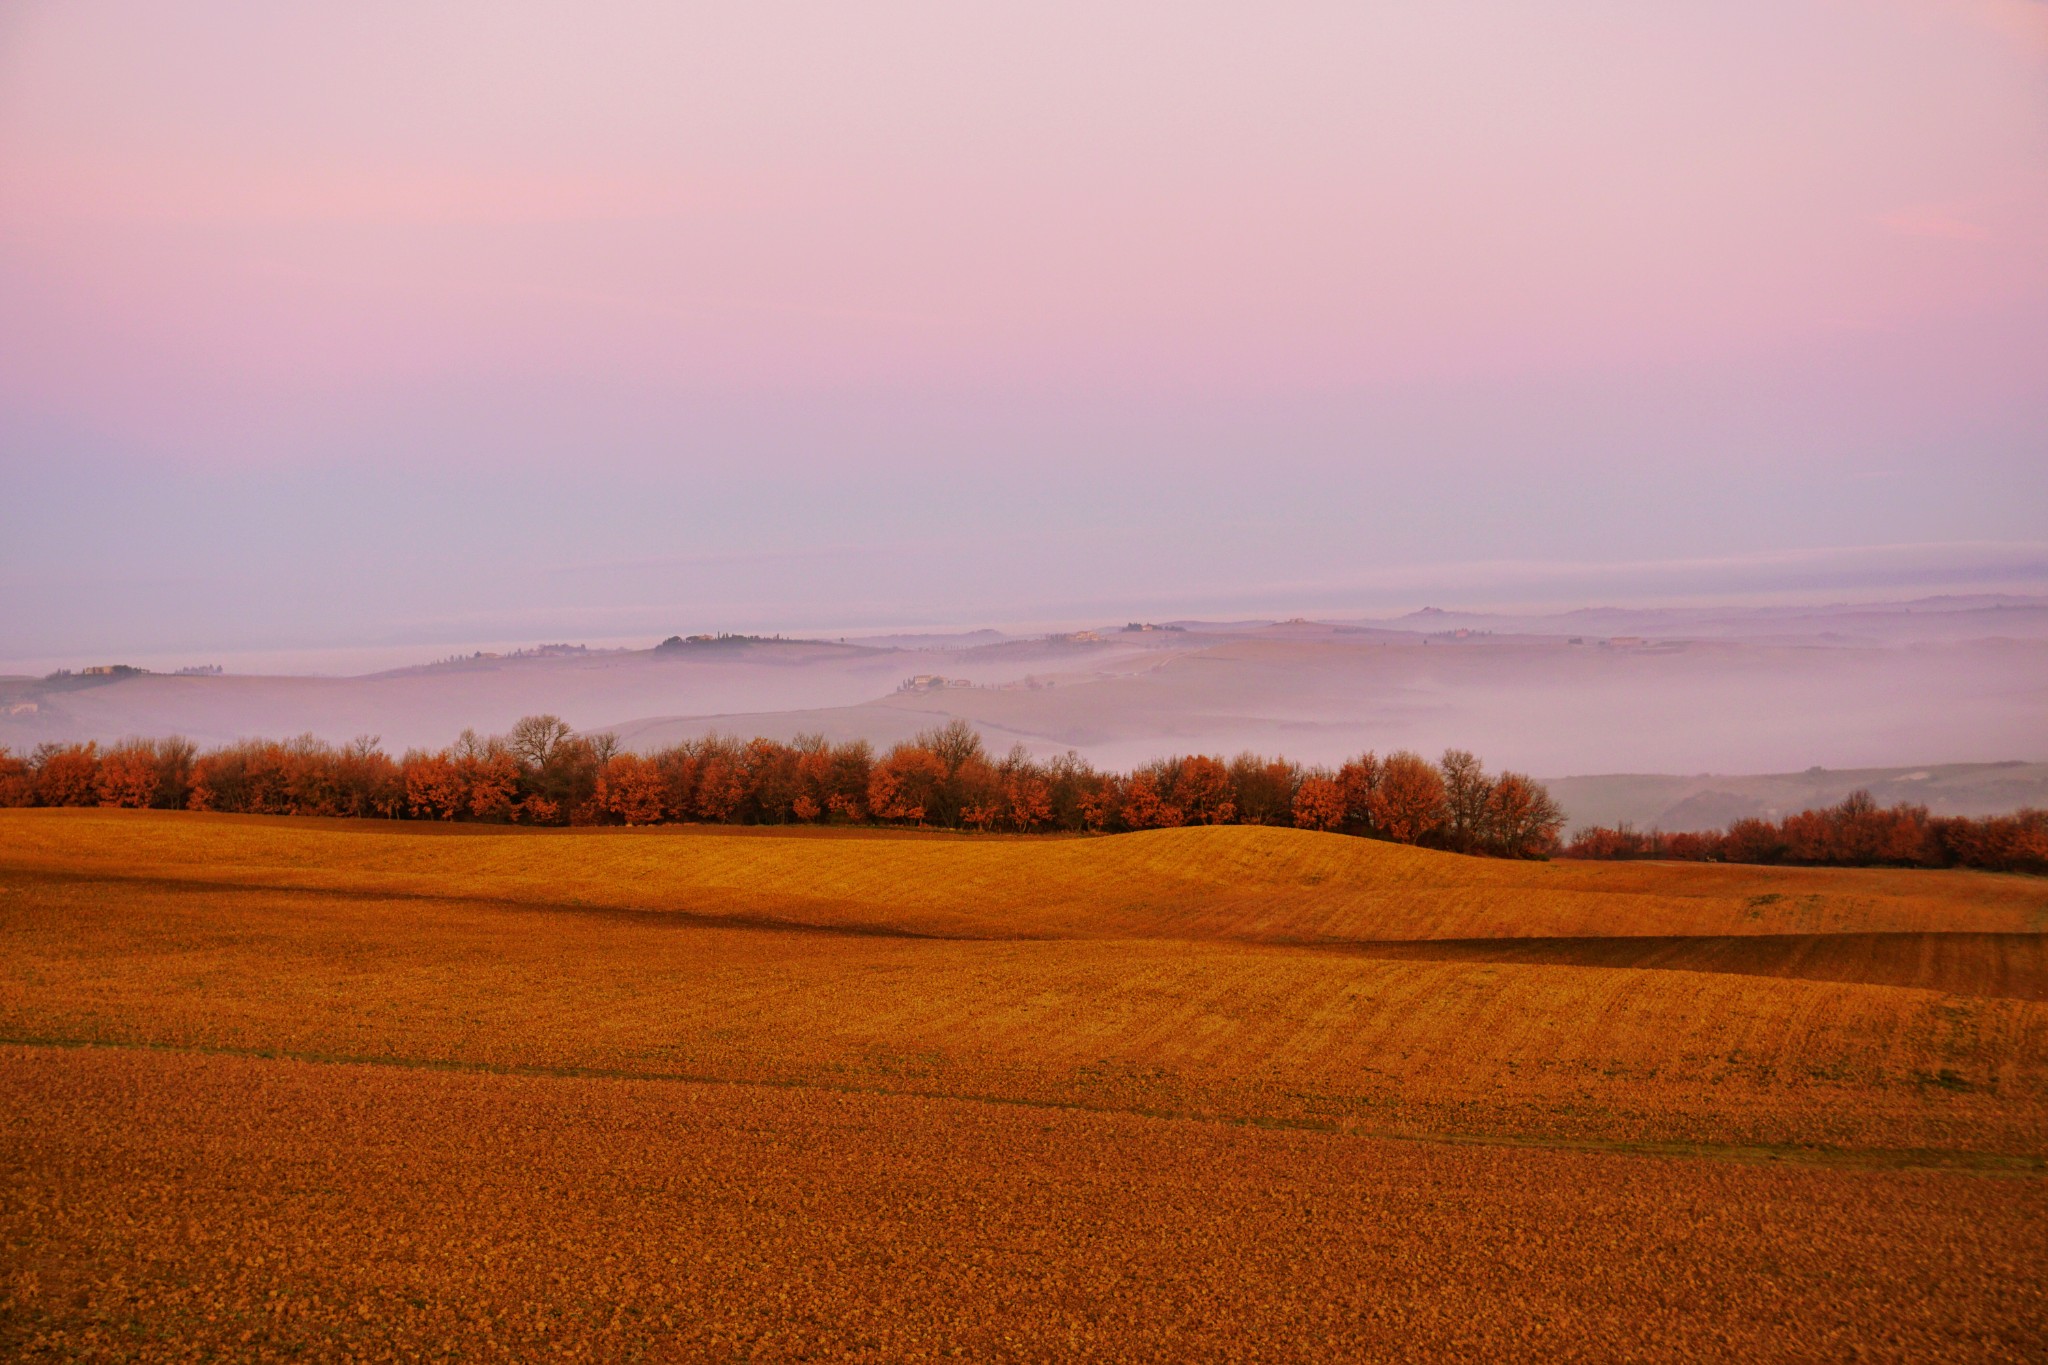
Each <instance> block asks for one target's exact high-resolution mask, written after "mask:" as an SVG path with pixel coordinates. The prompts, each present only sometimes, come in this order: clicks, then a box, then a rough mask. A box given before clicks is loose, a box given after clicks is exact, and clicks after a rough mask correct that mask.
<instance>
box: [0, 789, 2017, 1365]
mask: <svg viewBox="0 0 2048 1365" xmlns="http://www.w3.org/2000/svg"><path fill="white" fill-rule="evenodd" d="M2044 931H2048V883H2044V882H2042V881H2041V880H2039V879H2026V878H2017V877H2001V876H1991V875H1986V874H1973V873H1957V872H1921V871H1896V872H1895V871H1848V870H1803V869H1768V868H1734V867H1718V866H1702V865H1684V866H1680V865H1662V864H1626V863H1624V864H1576V865H1575V864H1557V863H1553V864H1514V863H1502V862H1496V861H1482V860H1477V859H1462V858H1456V857H1452V856H1449V855H1444V854H1435V853H1428V852H1422V851H1418V850H1414V849H1408V848H1398V847H1393V846H1389V845H1382V844H1375V843H1369V842H1367V841H1363V840H1357V839H1347V838H1342V837H1339V836H1321V835H1313V834H1305V833H1300V832H1296V831H1291V830H1262V829H1252V828H1230V829H1187V830H1174V831H1163V832H1157V833H1152V834H1142V835H1124V836H1118V837H1115V838H1107V839H1002V838H966V837H947V836H916V835H892V836H884V835H875V834H861V833H856V834H845V833H835V832H829V831H810V832H806V833H803V834H779V833H771V832H756V831H742V830H731V829H721V830H696V829H687V828H685V829H661V830H650V831H624V830H618V831H609V830H608V831H560V832H533V831H519V832H512V831H495V830H490V829H485V828H479V827H474V826H471V827H462V828H452V829H422V828H420V827H418V826H409V827H394V826H383V825H372V824H368V823H363V824H344V823H329V822H315V821H283V820H260V819H238V818H233V817H205V816H190V815H164V814H153V813H128V812H100V811H50V810H32V811H8V812H0V935H4V940H5V944H6V953H5V956H4V960H0V1043H4V1045H5V1050H4V1052H0V1087H4V1091H5V1094H6V1104H5V1106H4V1112H5V1114H6V1121H5V1127H4V1128H0V1153H4V1157H5V1159H4V1161H0V1171H4V1176H0V1180H4V1184H0V1245H4V1247H5V1259H6V1271H7V1284H6V1288H5V1295H4V1299H0V1350H4V1351H5V1352H6V1353H8V1354H13V1355H20V1356H27V1357H30V1358H44V1357H47V1358H53V1359H56V1358H69V1357H72V1356H83V1357H87V1358H126V1357H147V1358H177V1357H180V1356H183V1355H208V1354H211V1355H215V1356H218V1355H222V1354H225V1355H229V1356H236V1355H250V1356H262V1355H266V1354H268V1355H274V1356H279V1357H283V1356H286V1355H290V1354H294V1353H296V1354H300V1355H311V1356H313V1357H316V1358H339V1357H342V1356H344V1355H353V1356H359V1357H360V1356H365V1355H367V1356H391V1357H397V1358H414V1357H418V1356H421V1355H427V1354H432V1353H434V1352H437V1351H444V1352H446V1353H448V1354H453V1355H458V1356H464V1355H495V1356H498V1357H500V1358H522V1357H526V1356H530V1355H533V1354H536V1353H541V1352H553V1351H556V1350H560V1351H562V1352H564V1353H566V1354H570V1355H577V1354H584V1355H595V1356H602V1357H610V1358H631V1357H635V1356H645V1357H650V1358H660V1357H663V1356H673V1355H679V1354H680V1355H687V1356H706V1355H708V1356H711V1357H714V1358H805V1357H806V1356H808V1357H812V1358H816V1357H820V1356H838V1355H845V1354H856V1355H858V1354H863V1353H864V1354H865V1355H866V1356H868V1357H870V1358H875V1359H896V1358H905V1357H909V1356H914V1355H917V1354H920V1353H925V1354H946V1353H948V1352H952V1351H954V1350H955V1349H956V1348H957V1349H958V1350H959V1351H960V1352H961V1353H964V1354H965V1355H966V1356H968V1357H973V1358H988V1357H1000V1358H1043V1357H1060V1356H1069V1357H1089V1358H1115V1357H1119V1356H1122V1357H1127V1358H1132V1359H1158V1358H1163V1357H1173V1356H1189V1355H1194V1356H1206V1357H1237V1358H1246V1359H1252V1358H1263V1359H1272V1358H1281V1359H1290V1358H1291V1359H1316V1358H1327V1357H1330V1356H1333V1355H1336V1356H1351V1357H1358V1356H1364V1357H1370V1358H1392V1359H1401V1358H1417V1359H1422V1358H1453V1357H1457V1358H1469V1357H1474V1356H1481V1355H1488V1354H1492V1355H1499V1354H1502V1353H1513V1352H1522V1353H1532V1352H1533V1353H1538V1354H1541V1355H1543V1356H1545V1357H1554V1358H1579V1359H1621V1358H1630V1359H1642V1358H1658V1359H1717V1358H1718V1359H1736V1358H1754V1357H1756V1356H1758V1355H1770V1354H1776V1355H1781V1356H1798V1357H1807V1358H1812V1357H1819V1356H1825V1357H1843V1356H1849V1355H1853V1354H1855V1353H1857V1352H1861V1353H1863V1354H1865V1355H1866V1356H1872V1357H1877V1358H1895V1359H1929V1358H1943V1357H1947V1358H1980V1359H1981V1358H1994V1359H1995V1358H2027V1357H2030V1356H2036V1355H2038V1354H2039V1353H2041V1352H2043V1351H2048V1327H2044V1322H2048V1303H2044V1298H2048V1295H2044V1291H2043V1288H2042V1286H2043V1284H2044V1282H2048V1238H2043V1237H2042V1236H2041V1233H2040V1229H2041V1227H2042V1226H2043V1224H2044V1219H2048V1185H2044V1179H2048V1174H2044V1173H2048V1003H2044V999H2043V997H2044V995H2048V989H2044V982H2048V968H2044V948H2043V944H2044V938H2043V934H2044ZM244 1334H246V1336H245V1335H244Z"/></svg>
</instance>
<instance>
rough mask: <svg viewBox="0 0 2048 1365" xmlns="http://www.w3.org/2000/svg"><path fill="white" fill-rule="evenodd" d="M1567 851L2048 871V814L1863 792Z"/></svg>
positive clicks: (1601, 831)
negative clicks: (1885, 800)
mask: <svg viewBox="0 0 2048 1365" xmlns="http://www.w3.org/2000/svg"><path fill="white" fill-rule="evenodd" d="M1564 852H1565V856H1566V857H1568V858H1673V859H1679V860H1682V861H1686V862H1713V863H1786V864H1798V865H1807V866H1822V867H1977V868H1985V869H1988V870H1991V871H1994V872H2048V811H2042V810H2031V809H2029V810H2021V811H2017V812H2015V813H2013V814H2011V815H1994V816H1986V817H1983V818H1980V819H1973V818H1971V817H1969V816H1961V815H1929V814H1928V813H1927V808H1926V807H1925V806H1914V805H1903V804H1902V805H1897V806H1880V805H1878V804H1877V801H1876V800H1875V799H1874V798H1873V797H1872V796H1871V795H1870V793H1869V792H1867V791H1858V792H1851V793H1850V794H1849V796H1848V797H1847V798H1846V799H1844V800H1843V801H1842V802H1841V803H1840V804H1839V805H1834V806H1828V807H1826V808H1825V809H1821V810H1803V811H1800V812H1799V813H1798V814H1797V815H1788V816H1786V817H1785V818H1784V819H1783V820H1737V821H1736V822H1735V823H1733V824H1731V825H1729V826H1728V827H1727V828H1726V829H1724V830H1714V831H1709V832H1707V833H1704V834H1665V833H1663V832H1661V831H1658V830H1651V831H1649V832H1647V833H1642V832H1639V831H1637V830H1634V829H1631V828H1630V827H1629V826H1627V825H1622V826H1620V827H1619V828H1615V829H1610V828H1607V827H1605V826H1600V825H1595V826H1593V827H1592V828H1589V829H1582V830H1580V831H1579V832H1578V833H1577V834H1575V835H1573V836H1572V841H1571V844H1570V846H1569V847H1567V848H1566V849H1565V851H1564Z"/></svg>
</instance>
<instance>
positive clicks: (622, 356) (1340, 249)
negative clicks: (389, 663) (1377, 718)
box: [0, 0, 2048, 666]
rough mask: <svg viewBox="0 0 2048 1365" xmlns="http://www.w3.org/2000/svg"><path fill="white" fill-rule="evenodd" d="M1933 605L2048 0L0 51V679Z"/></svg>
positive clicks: (2022, 297)
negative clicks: (1237, 626) (156, 662)
mask: <svg viewBox="0 0 2048 1365" xmlns="http://www.w3.org/2000/svg"><path fill="white" fill-rule="evenodd" d="M1978 586H2006V587H2014V588H2020V589H2030V590H2041V589H2043V588H2044V587H2048V5H2044V4H2042V3H2039V0H1869V2H1868V3H1863V2H1852V0H1827V2H1821V0H1769V2H1768V3H1764V2H1763V0H1728V3H1721V4H1714V5H1701V6H1676V5H1644V4H1641V3H1640V2H1639V0H1614V2H1613V3H1589V2H1588V0H1543V2H1542V3H1497V4H1464V3H1443V4H1428V5H1411V6H1401V7H1393V6H1364V5H1359V4H1355V3H1342V4H1339V3H1331V4H1292V5H1289V4H1278V5H1262V6H1245V5H1207V4H1190V3H1174V4H1156V5H1155V4H1112V5H1104V4H1100V3H1090V4H1065V3H1047V2H1046V0H1038V2H1037V3H1032V4H1029V5H1010V6H997V5H960V4H955V3H932V4H886V3H884V4H866V5H858V6H853V5H838V4H816V5H787V4H777V3H763V2H761V0H751V2H750V3H746V4H734V5H730V6H700V5H674V4H659V5H656V4H648V5H611V6H604V7H594V6H575V5H561V6H556V7H543V6H534V5H515V4H507V3H491V4H473V5H467V4H466V5H455V4H421V3H403V4H381V3H352V4H349V5H346V6H321V7H305V6H280V5H275V4H271V3H267V0H252V3H246V4H217V3H209V2H207V0H188V2H187V3H181V4H177V5H163V4H158V3H99V2H98V0H64V2H63V3H54V2H53V3H38V2H37V0H27V2H26V3H23V2H22V0H17V2H16V3H11V4H8V5H6V6H5V7H4V8H0V665H4V664H5V663H7V662H8V661H13V662H15V663H16V664H18V665H23V666H25V665H26V664H28V663H34V664H36V665H38V666H41V665H43V664H50V663H54V662H92V661H96V660H99V659H101V658H102V657H111V656H114V655H123V656H133V657H137V658H145V657H146V658H161V657H164V656H166V655H173V654H178V653H180V652H188V653H190V654H191V655H192V656H193V657H194V658H195V659H205V658H211V657H214V656H218V655H232V654H234V653H236V652H240V651H259V650H278V649H285V650H301V651H313V650H319V649H325V648H354V647H364V646H392V647H402V648H411V647H413V646H419V647H420V648H421V649H427V647H429V646H436V647H438V646H442V645H448V646H457V645H464V644H483V643H497V642H505V641H520V640H527V641H531V640H539V639H556V638H567V639H590V640H597V639H613V638H633V637H636V636H641V635H645V636H649V637H654V638H658V637H659V636H660V635H664V634H667V633H669V632H670V631H671V630H691V629H710V628H724V629H734V630H750V629H786V630H811V629H820V630H840V631H844V630H851V629H857V628H861V627H883V626H891V627H893V626H905V625H918V624H940V623H955V624H991V623H993V624H1001V623H1016V624H1024V623H1038V622H1045V623H1050V622H1055V621H1085V620H1094V619H1123V618H1124V617H1126V616H1129V615H1150V616H1164V615H1172V614H1180V613H1210V614H1221V613H1237V612H1273V613H1278V614H1293V613H1294V612H1297V611H1300V612H1312V613H1321V614H1343V613H1356V612H1379V611H1387V610H1398V609H1406V608H1410V607H1414V606H1419V605H1423V604H1425V603H1437V604H1440V605H1447V606H1451V605H1469V606H1512V605H1515V604H1518V603H1520V604H1529V605H1536V604H1560V603H1562V604H1576V603H1584V602H1599V601H1628V602H1641V601H1649V600H1678V599H1690V598H1697V597H1704V596H1717V595H1719V596H1727V595H1752V596H1768V595H1774V594H1775V595H1785V594H1792V595H1805V596H1808V597H1816V596H1817V597H1829V596H1870V595H1875V594H1893V595H1895V594H1898V593H1902V592H1917V591H1943V590H1950V589H1959V588H1970V587H1978ZM428 652H432V651H431V650H429V651H428Z"/></svg>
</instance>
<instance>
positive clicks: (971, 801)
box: [0, 716, 1564, 857]
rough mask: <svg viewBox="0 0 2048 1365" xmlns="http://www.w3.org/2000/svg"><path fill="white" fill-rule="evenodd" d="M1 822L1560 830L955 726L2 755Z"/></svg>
mask: <svg viewBox="0 0 2048 1365" xmlns="http://www.w3.org/2000/svg"><path fill="white" fill-rule="evenodd" d="M0 805H14V806H23V805H44V806H117V807H135V808H143V807H149V808H157V809H189V810H210V811H231V812H240V813H245V814H274V815H324V816H360V817H378V818H385V819H413V820H473V821H492V822H499V823H521V824H533V825H564V824H576V825H594V824H619V825H653V824H668V823H680V822H705V823H713V824H750V825H754V824H758V825H781V824H828V823H830V824H885V825H910V826H923V827H932V828H941V829H966V830H979V831H990V832H1010V833H1040V832H1054V831H1069V832H1075V833H1082V832H1095V833H1113V832H1120V831H1128V830H1143V829H1163V828H1170V827H1174V826H1179V825H1223V824H1255V825H1292V826H1295V827H1297V828H1303V829H1314V830H1325V831H1336V832H1345V833H1352V834H1361V835H1367V836H1370V837H1374V838H1380V839H1388V840H1393V841H1396V842H1400V843H1409V844H1421V845H1424V846H1427V847H1433V848H1443V849H1449V850H1453V851H1457V852H1466V853H1485V854H1492V855H1495V856H1502V857H1543V856H1547V855H1549V854H1551V853H1553V852H1555V851H1556V850H1557V847H1558V836H1559V834H1560V832H1561V831H1562V829H1563V827H1564V816H1563V814H1562V812H1561V811H1560V810H1559V809H1558V807H1557V805H1556V803H1555V802H1553V801H1552V800H1551V799H1550V795H1549V793H1548V792H1547V791H1545V790H1544V788H1543V787H1542V785H1541V784H1539V783H1537V782H1536V781H1534V780H1533V779H1531V778H1529V777H1527V776H1525V775H1523V774H1520V773H1511V772H1509V773H1500V774H1497V775H1492V774H1488V773H1487V772H1486V771H1485V770H1484V768H1483V767H1482V765H1481V764H1480V762H1479V760H1478V759H1477V758H1475V757H1474V756H1473V755H1471V754H1470V753H1467V752H1464V751H1462V750H1451V751H1449V752H1447V753H1445V755H1444V756H1443V759H1442V761H1441V762H1439V763H1431V762H1429V761H1427V760H1426V759H1423V758H1422V757H1420V756H1419V755H1416V754H1413V753H1409V752H1405V751H1403V752H1397V753H1392V754H1388V755H1386V756H1385V757H1380V756H1378V755H1374V754H1364V755H1361V756H1359V757H1357V758H1354V759H1351V760H1349V761H1348V762H1346V763H1344V764H1342V765H1341V766H1339V767H1336V768H1326V767H1307V768H1304V767H1302V766H1300V765H1298V764H1295V763H1292V762H1289V761H1288V760H1286V759H1281V758H1264V757H1261V756H1258V755H1255V754H1249V753H1246V754H1240V755H1238V756H1237V757H1236V758H1234V759H1230V760H1225V759H1223V758H1220V757H1211V756H1207V755H1199V754H1197V755H1189V756H1185V757H1176V758H1170V759H1165V760H1161V761H1158V762H1154V763H1150V764H1147V765H1144V766H1142V767H1139V768H1136V769H1134V770H1132V771H1130V772H1109V771H1102V770H1098V769H1096V768H1095V767H1093V766H1092V765H1091V764H1089V763H1088V762H1087V761H1086V760H1085V759H1083V758H1081V757H1079V756H1078V755H1075V754H1071V753H1069V754H1065V755H1061V756H1060V757H1057V758H1054V759H1052V760H1051V761H1049V762H1044V763H1041V762H1038V761H1036V760H1034V759H1033V758H1032V757H1031V756H1030V755H1029V754H1028V753H1027V752H1026V751H1025V750H1024V749H1023V748H1021V747H1018V748H1014V749H1012V750H1011V751H1010V752H1009V753H1008V754H1007V755H1004V756H1001V757H996V756H994V755H991V754H989V753H988V752H987V751H986V750H985V749H984V747H983V745H982V741H981V737H980V736H979V735H978V734H977V733H975V731H974V730H973V729H972V728H971V727H970V726H968V725H967V724H966V723H964V722H962V721H957V720H956V721H953V722H951V723H949V724H947V725H944V726H941V727H938V728H935V729H932V730H928V731H926V732H924V733H923V734H921V735H919V736H918V737H917V738H915V739H913V740H910V741H907V742H905V743H902V744H898V745H895V746H894V747H892V748H891V749H890V750H889V751H888V752H887V753H885V754H882V755H879V756H878V755H877V754H876V753H875V751H874V748H873V746H871V745H869V744H868V743H867V742H865V741H854V742H850V743H841V744H832V743H828V742H827V741H825V740H824V739H822V738H819V737H816V736H804V737H799V738H798V739H797V740H796V741H795V742H793V743H789V744H784V743H780V742H778V741H775V740H770V739H759V738H756V739H752V740H739V739H735V738H730V737H726V736H720V735H708V736H705V737H704V738H702V739H697V740H692V741H690V742H687V743H683V744H677V745H672V746H670V747H668V748H665V749H662V750H660V751H659V752H656V753H652V754H647V755H640V754H634V753H628V752H624V751H622V750H620V748H619V747H618V744H617V741H616V740H615V739H614V737H613V736H611V735H610V734H596V735H578V734H576V733H575V732H574V731H572V730H571V729H570V728H569V726H568V725H566V724H565V723H564V722H562V721H561V720H560V719H558V718H556V717H554V716H529V717H526V718H525V719H523V720H521V721H520V722H519V723H518V724H517V725H515V726H513V727H512V730H511V732H510V733H509V734H507V735H503V736H496V735H493V736H488V737H484V736H479V735H477V734H476V733H475V732H474V731H465V732H463V735H462V737H461V738H460V739H459V740H457V742H456V743H455V744H453V745H451V746H449V747H448V748H445V749H440V750H437V751H431V752H430V751H427V750H422V749H413V750H409V751H407V752H406V753H405V754H404V756H403V757H401V758H399V759H396V760H394V759H393V758H391V757H390V755H388V754H386V753H385V752H384V751H383V750H382V749H381V748H379V747H378V743H377V741H376V740H375V739H370V738H364V739H359V740H356V741H355V742H353V743H351V744H348V745H345V746H342V747H335V746H333V745H330V744H327V743H325V742H323V741H321V740H319V739H316V738H314V737H312V736H303V737H301V738H299V739H296V740H291V741H285V742H279V741H275V740H243V741H241V742H239V743H235V744H230V745H224V746H222V747H219V748H215V749H209V750H206V751H204V752H201V751H199V750H198V749H197V748H196V746H194V745H193V744H191V743H190V742H189V741H186V740H182V739H159V740H128V741H124V742H122V743H120V744H116V745H113V746H111V747H108V748H104V749H102V748H100V747H99V746H98V745H97V744H91V743H87V744H70V745H55V744H46V745H43V746H41V747H39V748H38V749H37V750H35V752H34V753H33V754H31V755H29V756H27V757H25V758H24V757H19V756H14V755H10V754H8V753H7V752H6V751H5V750H0Z"/></svg>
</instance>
